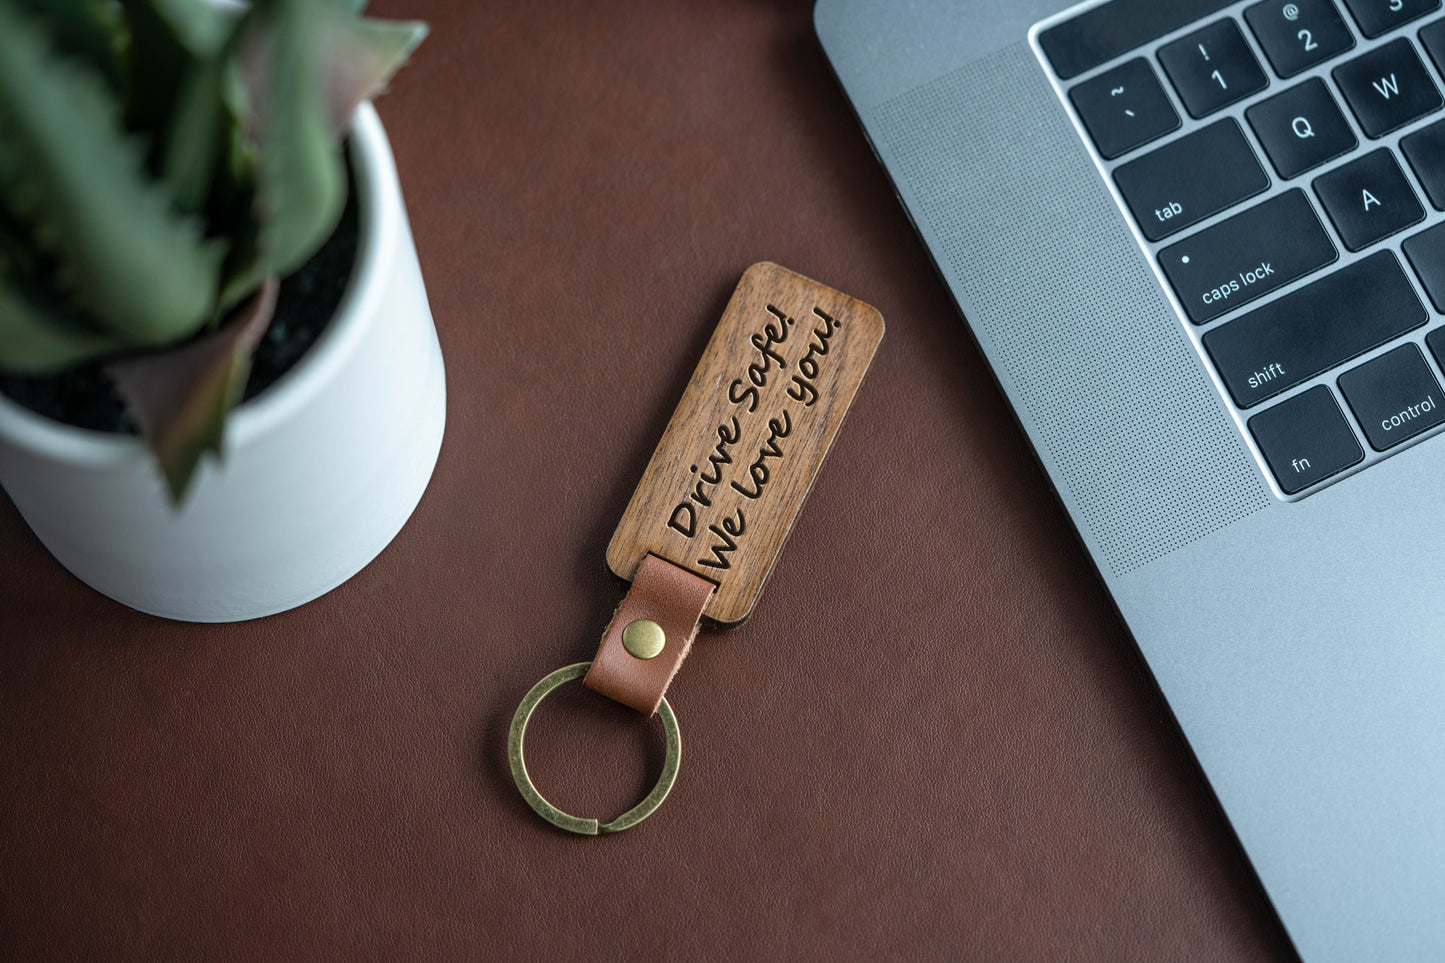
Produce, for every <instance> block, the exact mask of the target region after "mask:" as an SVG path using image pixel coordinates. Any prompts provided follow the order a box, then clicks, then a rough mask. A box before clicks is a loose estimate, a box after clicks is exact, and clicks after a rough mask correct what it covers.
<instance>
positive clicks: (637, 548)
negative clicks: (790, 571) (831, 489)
mask: <svg viewBox="0 0 1445 963" xmlns="http://www.w3.org/2000/svg"><path fill="white" fill-rule="evenodd" d="M882 339H883V316H882V315H880V314H879V313H878V312H877V310H875V309H874V308H872V307H870V306H868V305H866V304H864V303H863V302H862V301H858V300H855V299H853V298H850V297H848V296H847V295H845V294H841V293H839V292H837V291H834V290H833V289H832V288H828V287H824V286H823V285H821V284H819V283H818V282H816V281H812V280H809V279H808V278H805V277H803V276H802V275H799V274H794V273H793V272H792V271H789V270H787V269H786V268H782V267H779V266H778V265H776V264H771V263H768V262H763V263H760V264H754V265H753V266H752V267H750V268H748V270H747V272H746V273H745V274H744V275H743V278H742V280H741V281H740V282H739V283H738V287H737V290H736V291H734V292H733V296H732V300H731V301H729V302H728V306H727V310H726V311H725V312H724V313H723V317H722V320H721V321H719V322H718V326H717V330H716V331H715V332H713V336H712V340H711V341H709V342H708V346H707V350H706V351H704V352H703V355H702V360H701V361H700V362H699V363H698V366H697V370H696V371H694V372H693V375H692V380H691V381H689V382H688V385H687V389H686V390H685V391H684V392H683V395H682V400H681V401H680V402H679V403H678V406H677V411H675V412H674V413H673V416H672V421H671V422H669V423H668V426H667V430H666V431H664V432H663V433H662V440H661V441H660V442H659V443H658V446H657V451H655V452H653V455H652V461H650V462H649V463H648V465H647V470H646V471H645V472H644V473H643V475H642V481H641V482H640V483H639V484H638V486H637V491H636V492H634V493H633V495H632V501H631V502H629V503H628V505H627V511H626V512H624V513H623V515H622V521H621V522H619V523H618V525H617V531H616V532H614V533H613V535H612V543H611V544H610V545H609V546H608V547H607V564H608V565H609V566H610V567H611V568H612V571H613V572H615V573H616V574H617V575H618V576H620V577H622V578H624V579H627V580H629V581H631V580H632V579H633V578H634V577H635V576H636V574H637V569H638V566H639V565H640V564H641V563H642V560H643V558H644V557H645V556H646V555H647V553H648V552H651V553H653V554H654V555H658V556H660V557H662V558H665V559H667V560H668V561H670V562H672V563H674V564H675V565H678V566H680V567H682V568H685V569H688V570H689V571H691V572H694V573H696V574H698V575H701V576H703V577H704V578H706V579H708V580H710V581H712V582H714V583H716V584H717V591H716V592H714V593H713V595H712V598H711V599H709V600H708V602H707V606H706V607H705V608H704V609H703V615H704V616H705V617H707V618H709V619H712V620H713V621H715V622H721V623H725V624H727V623H735V622H741V621H742V620H743V619H745V618H747V617H748V615H749V613H751V612H752V609H753V605H754V603H756V602H757V599H758V596H759V594H761V592H762V589H763V584H764V583H765V582H766V581H767V579H768V574H769V573H770V572H771V571H772V569H773V563H774V562H776V561H777V558H778V554H779V552H781V551H782V548H783V543H784V542H785V541H787V538H788V533H789V532H790V531H791V530H792V528H793V521H794V519H796V518H797V517H798V512H799V511H800V510H801V509H802V507H803V501H804V499H806V498H807V497H808V491H809V490H810V489H811V488H812V487H813V479H814V478H815V477H817V474H818V469H819V467H821V466H822V464H823V458H824V456H825V455H827V453H828V448H829V447H830V446H831V445H832V444H833V438H834V437H835V436H836V435H837V434H838V429H839V428H840V427H841V426H842V424H843V417H844V416H845V415H846V414H847V413H848V408H849V406H850V405H852V403H853V396H854V394H856V393H857V391H858V385H859V384H860V383H861V382H862V380H863V375H864V373H865V372H866V371H867V370H868V365H869V362H871V361H872V360H873V353H874V351H875V350H877V348H878V343H879V342H880V341H881V340H882Z"/></svg>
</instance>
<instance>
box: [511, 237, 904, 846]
mask: <svg viewBox="0 0 1445 963" xmlns="http://www.w3.org/2000/svg"><path fill="white" fill-rule="evenodd" d="M882 338H883V317H882V316H881V315H880V314H879V313H878V312H877V311H876V310H874V309H873V308H871V307H869V306H868V305H866V304H864V303H863V302H861V301H857V300H855V299H853V298H850V297H848V296H847V295H845V294H841V293H839V292H837V291H834V290H833V289H831V288H827V287H824V286H823V285H821V284H819V283H817V282H816V281H811V280H809V279H808V278H805V277H803V276H801V275H799V274H794V273H793V272H791V271H788V270H786V269H785V268H781V267H779V266H778V265H776V264H770V263H766V262H765V263H761V264H755V265H753V266H752V267H750V268H748V270H747V272H746V273H744V275H743V278H742V280H741V281H740V282H739V283H738V286H737V290H736V291H734V292H733V296H732V300H731V301H729V302H728V306H727V310H726V311H724V312H723V317H722V320H721V321H719V322H718V326H717V329H716V330H715V331H714V332H713V336H712V340H711V341H709V342H708V346H707V349H706V350H705V351H704V352H703V356H702V360H701V361H700V362H699V363H698V366H697V370H696V371H694V372H693V375H692V380H691V381H689V382H688V385H687V388H686V390H684V392H683V395H682V400H681V401H679V402H678V405H677V410H676V411H675V412H674V413H673V416H672V421H670V422H669V423H668V426H667V428H666V430H665V431H664V432H663V434H662V440H661V441H660V442H659V443H658V446H657V450H656V451H655V452H653V455H652V459H651V461H649V462H648V465H647V468H646V470H645V471H644V472H643V475H642V481H641V482H640V483H639V484H638V486H637V490H636V492H634V493H633V496H632V500H631V502H629V503H628V506H627V509H626V510H625V511H624V512H623V515H622V520H621V522H619V523H618V525H617V530H616V532H614V533H613V536H612V543H611V544H610V545H609V546H608V548H607V563H608V565H609V567H611V569H612V571H613V572H614V573H615V574H616V575H618V576H620V577H621V578H623V579H627V580H628V581H631V582H632V588H631V589H630V590H629V591H628V593H627V597H626V598H625V599H623V601H622V604H621V606H620V607H619V608H618V609H617V612H616V614H615V615H614V616H613V618H612V622H611V624H610V625H609V626H608V627H607V630H606V632H604V633H603V636H602V644H601V646H600V647H599V648H598V650H597V654H596V656H594V657H593V660H592V661H591V662H581V663H577V664H575V665H570V666H567V667H565V668H562V669H558V670H557V671H556V672H553V673H552V674H551V675H549V676H547V677H546V678H544V679H543V680H542V681H541V682H539V683H537V685H535V686H534V687H533V688H532V690H531V691H530V692H529V693H528V694H527V696H526V698H524V699H523V700H522V704H521V705H520V706H518V707H517V712H516V715H515V716H513V719H512V727H511V733H510V736H509V738H508V756H509V761H510V763H511V768H512V777H513V779H514V780H515V781H516V783H517V788H518V789H519V790H520V791H521V793H522V796H523V798H524V799H526V801H527V803H528V804H529V805H530V806H531V807H532V809H533V810H535V811H536V812H537V814H538V815H540V816H542V817H543V818H544V819H546V820H547V821H548V822H550V823H552V824H553V825H555V826H558V827H560V828H562V829H566V830H569V831H571V832H576V833H584V834H589V835H597V834H599V833H615V832H619V831H621V830H623V829H628V828H630V827H632V826H635V825H636V824H637V823H639V822H641V821H642V820H643V819H645V818H647V816H648V815H650V814H651V813H652V812H653V811H654V810H656V808H657V807H658V806H659V805H661V803H662V801H663V799H665V798H666V796H667V793H668V791H669V790H670V789H671V788H672V783H673V780H675V779H676V777H677V767H678V761H679V758H680V754H681V751H682V744H681V738H680V736H679V733H678V726H677V719H676V718H675V717H674V716H673V713H672V708H671V706H669V705H668V703H667V700H666V699H665V698H664V693H665V692H666V690H667V687H668V684H669V683H670V682H671V681H672V678H673V676H674V675H675V674H676V672H677V669H678V667H679V666H680V665H681V663H682V660H683V658H684V657H685V656H686V655H687V652H688V649H689V648H690V647H691V645H692V640H693V637H694V636H695V635H696V634H697V631H698V628H699V626H700V624H701V621H702V619H704V618H706V619H708V620H709V621H710V622H713V623H715V624H718V625H732V624H736V623H738V622H741V621H742V620H743V619H745V618H747V617H748V615H749V613H751V612H752V610H753V606H754V605H756V604H757V601H758V598H759V596H760V595H761V594H762V590H763V586H764V584H765V583H766V582H767V579H768V575H769V574H770V573H771V572H772V569H773V564H774V563H775V562H776V561H777V559H778V555H779V553H780V552H781V551H782V548H783V543H784V542H785V541H787V538H788V533H789V532H790V531H791V530H792V527H793V522H794V521H795V520H796V519H797V517H798V513H799V511H800V510H801V509H802V507H803V501H804V499H806V498H807V496H808V492H809V490H810V489H811V488H812V486H813V480H814V479H815V478H816V477H817V474H818V469H819V468H820V467H821V466H822V464H823V458H824V456H826V455H827V453H828V449H829V448H830V447H831V446H832V444H833V439H834V438H835V437H836V436H837V433H838V429H839V428H840V427H842V424H843V418H844V416H845V415H846V414H847V413H848V408H849V406H850V405H851V404H852V402H853V397H854V395H855V394H856V393H857V391H858V386H859V384H861V382H862V380H863V375H864V373H865V372H866V371H867V370H868V365H869V363H870V362H871V361H872V359H873V354H874V352H875V351H876V350H877V348H878V344H879V342H880V341H881V340H882ZM577 679H582V680H583V681H584V684H585V685H586V686H587V687H588V688H590V689H593V690H594V691H596V692H599V693H601V694H602V695H605V696H607V697H608V698H611V699H613V700H615V701H617V702H621V703H623V704H624V705H628V706H631V707H632V708H634V709H636V710H638V711H639V712H642V713H644V714H647V715H652V714H654V713H656V714H658V715H659V716H661V718H662V724H663V733H664V738H665V739H666V743H667V754H666V758H665V761H664V763H663V772H662V777H661V778H660V779H659V780H658V783H657V785H656V786H655V787H654V788H653V790H652V792H651V793H649V794H648V796H647V798H645V799H644V800H643V801H642V802H641V803H639V804H638V805H637V806H635V807H634V808H633V809H631V810H629V811H628V812H626V813H624V814H623V815H622V816H619V817H618V818H617V819H614V820H612V821H611V822H608V823H599V822H598V821H597V820H595V819H584V818H580V817H577V816H572V815H569V814H567V813H564V812H562V811H561V810H559V809H557V808H556V807H555V806H553V805H552V804H551V803H549V802H547V800H546V799H544V798H543V797H542V795H541V794H540V793H539V792H537V790H536V788H535V786H533V784H532V780H531V778H530V776H529V775H528V774H527V767H526V763H525V761H524V759H523V739H524V737H525V734H526V728H527V720H528V719H529V718H530V717H531V714H532V712H533V710H535V709H536V707H537V705H538V703H540V702H541V701H542V699H543V698H545V697H546V695H547V694H548V693H549V692H551V691H552V690H553V689H555V688H557V687H558V686H560V685H563V684H565V683H567V682H570V681H573V680H577Z"/></svg>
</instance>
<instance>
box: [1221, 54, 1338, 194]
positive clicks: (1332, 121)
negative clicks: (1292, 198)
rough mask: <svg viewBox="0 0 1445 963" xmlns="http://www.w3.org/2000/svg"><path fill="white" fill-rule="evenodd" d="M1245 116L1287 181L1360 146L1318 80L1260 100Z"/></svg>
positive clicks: (1272, 162) (1321, 82)
mask: <svg viewBox="0 0 1445 963" xmlns="http://www.w3.org/2000/svg"><path fill="white" fill-rule="evenodd" d="M1244 116H1245V118H1246V119H1248V120H1249V126H1251V127H1253V128H1254V133H1255V136H1257V137H1258V138H1259V142H1260V143H1261V144H1263V145H1264V152H1265V153H1266V154H1268V155H1269V161H1270V163H1271V164H1273V165H1274V169H1275V170H1277V171H1279V176H1280V177H1282V178H1284V179H1285V180H1289V179H1290V178H1291V177H1297V176H1298V175H1300V174H1303V173H1304V172H1305V171H1307V170H1311V169H1313V168H1316V167H1318V166H1320V165H1321V164H1323V163H1325V162H1326V161H1330V160H1334V159H1335V158H1336V157H1339V156H1341V155H1342V154H1347V153H1349V152H1350V151H1352V150H1354V149H1355V145H1356V144H1358V143H1359V141H1357V140H1356V139H1355V134H1354V132H1353V131H1351V130H1350V125H1349V123H1348V122H1347V121H1346V120H1345V115H1344V114H1342V113H1340V108H1339V107H1337V106H1335V99H1334V98H1333V97H1331V96H1330V92H1329V89H1328V88H1327V87H1325V82H1324V81H1323V80H1320V79H1319V78H1317V77H1316V78H1313V79H1311V80H1306V81H1305V82H1304V83H1302V84H1300V85H1299V86H1298V87H1291V88H1290V89H1289V90H1286V91H1285V92H1284V93H1282V94H1277V95H1276V96H1274V97H1271V98H1269V99H1268V100H1263V101H1260V102H1259V103H1257V104H1255V105H1254V106H1252V107H1250V108H1249V109H1248V110H1246V111H1245V112H1244Z"/></svg>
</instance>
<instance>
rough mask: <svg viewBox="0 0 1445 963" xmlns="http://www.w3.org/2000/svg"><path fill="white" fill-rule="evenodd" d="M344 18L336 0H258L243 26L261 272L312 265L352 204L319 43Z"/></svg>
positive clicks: (284, 272)
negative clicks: (254, 149)
mask: <svg viewBox="0 0 1445 963" xmlns="http://www.w3.org/2000/svg"><path fill="white" fill-rule="evenodd" d="M340 16H344V14H343V13H341V11H339V10H338V9H337V8H336V7H335V6H333V4H332V3H331V2H330V0H258V2H257V3H256V5H255V6H254V7H252V9H251V13H250V15H249V16H248V17H247V18H246V23H245V24H243V29H244V30H246V33H245V34H244V36H243V39H242V41H241V56H240V60H241V65H242V76H243V78H244V80H245V86H246V94H247V101H248V103H249V105H250V108H251V122H252V124H253V125H254V127H253V132H254V139H255V141H256V143H257V147H258V151H257V158H258V160H257V167H256V188H257V193H256V219H257V221H258V222H259V224H260V236H259V238H258V243H257V257H258V263H257V267H256V269H255V270H257V271H259V273H261V274H265V275H272V274H274V275H277V276H281V277H284V276H286V275H288V274H290V273H291V272H292V271H294V270H295V269H296V268H298V267H300V266H301V265H302V264H303V263H305V261H306V260H307V259H308V258H309V257H310V256H311V255H312V254H313V253H315V251H316V249H317V248H319V247H320V246H321V244H322V243H323V242H324V241H325V240H326V238H327V237H329V236H330V234H331V232H332V230H334V229H335V227H336V222H337V221H338V220H339V219H340V217H341V210H342V207H343V206H344V205H345V202H346V173H345V168H344V166H343V164H342V162H341V158H340V156H339V155H338V151H337V149H336V139H335V135H334V134H333V132H332V129H331V124H330V122H329V119H328V114H327V110H326V98H325V90H324V85H323V76H324V75H323V72H322V60H321V57H320V55H319V53H318V46H319V44H318V43H317V41H316V37H317V36H318V34H320V33H321V32H322V31H325V30H326V29H327V25H328V23H329V22H330V21H331V20H332V19H333V18H336V17H340ZM243 280H244V279H243Z"/></svg>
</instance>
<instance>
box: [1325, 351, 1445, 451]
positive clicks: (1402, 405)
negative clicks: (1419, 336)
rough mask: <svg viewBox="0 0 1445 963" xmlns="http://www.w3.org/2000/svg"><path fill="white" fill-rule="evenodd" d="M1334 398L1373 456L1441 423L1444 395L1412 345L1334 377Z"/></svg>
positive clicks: (1443, 416)
mask: <svg viewBox="0 0 1445 963" xmlns="http://www.w3.org/2000/svg"><path fill="white" fill-rule="evenodd" d="M1340 394H1342V395H1344V396H1345V401H1346V402H1347V403H1348V404H1349V406H1350V410H1351V411H1353V412H1354V413H1355V417H1356V418H1358V419H1359V420H1360V427H1361V428H1363V429H1365V437H1366V438H1367V439H1368V440H1369V442H1370V447H1371V448H1373V449H1375V450H1376V451H1386V450H1388V449H1390V448H1394V447H1395V446H1396V445H1398V444H1401V443H1402V442H1406V441H1409V440H1410V439H1411V438H1413V437H1415V436H1416V435H1418V434H1420V432H1422V431H1429V430H1430V429H1431V428H1434V427H1435V426H1436V425H1438V424H1440V423H1441V422H1442V421H1445V394H1442V393H1441V391H1440V385H1439V383H1438V382H1437V381H1436V380H1435V376H1434V375H1432V374H1431V373H1430V368H1429V366H1428V365H1426V364H1425V356H1424V355H1422V354H1421V353H1420V349H1419V348H1417V347H1416V346H1415V345H1413V344H1402V345H1400V347H1398V348H1396V349H1395V350H1393V351H1387V352H1386V353H1385V354H1382V355H1380V356H1379V357H1378V358H1376V359H1375V360H1374V361H1367V362H1365V363H1364V364H1362V365H1360V366H1359V367H1358V368H1356V369H1354V370H1353V371H1346V372H1345V373H1344V374H1342V375H1340Z"/></svg>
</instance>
